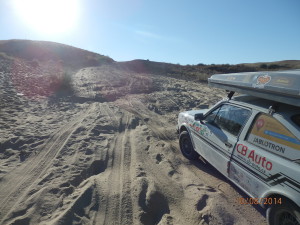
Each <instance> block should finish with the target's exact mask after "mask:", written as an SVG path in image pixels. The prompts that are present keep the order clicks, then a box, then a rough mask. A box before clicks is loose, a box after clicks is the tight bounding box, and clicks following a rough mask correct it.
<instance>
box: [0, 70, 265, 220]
mask: <svg viewBox="0 0 300 225" xmlns="http://www.w3.org/2000/svg"><path fill="white" fill-rule="evenodd" d="M119 78H120V79H119ZM74 79H75V81H74V84H75V88H76V90H77V93H78V96H77V98H73V100H72V101H68V100H65V101H59V102H57V103H53V104H52V105H49V104H48V105H47V104H44V103H43V105H40V104H42V103H40V102H36V103H30V104H27V101H28V100H26V99H25V98H23V99H22V98H21V100H20V101H21V102H22V104H24V105H26V104H27V107H23V110H24V112H23V113H30V112H33V111H34V112H35V114H36V115H35V117H34V118H36V117H37V118H38V117H39V116H40V117H41V116H42V117H43V118H44V120H38V121H40V123H41V124H40V126H41V127H45V128H48V129H49V132H48V136H47V135H46V134H47V132H46V131H44V130H45V129H41V132H42V131H43V132H44V133H43V132H42V133H41V134H40V135H42V136H43V137H44V136H45V137H47V138H46V139H44V141H43V144H41V145H38V146H37V147H36V148H34V147H33V148H32V149H33V150H31V148H29V147H30V146H31V147H32V146H34V145H26V144H24V145H7V146H8V147H7V149H5V150H4V151H3V159H2V160H3V161H1V165H0V166H1V167H0V168H6V167H7V165H8V163H7V162H11V165H10V169H7V170H5V171H7V172H6V174H4V175H3V176H2V179H1V180H0V197H1V198H0V212H1V214H0V219H1V224H15V225H18V224H20V225H21V224H22V225H29V224H57V225H59V224H95V225H96V224H144V225H152V224H160V225H162V224H265V219H264V216H263V215H262V214H261V211H258V210H256V209H255V208H253V207H252V206H249V205H248V206H241V205H238V204H237V202H236V199H237V198H238V197H242V196H243V195H242V194H241V193H240V192H239V190H238V189H237V188H235V187H233V186H232V185H231V184H230V183H228V182H227V181H226V179H225V178H224V177H223V176H222V175H220V173H218V172H217V171H216V170H215V169H213V168H212V167H211V166H209V165H206V164H204V163H203V162H201V161H200V160H199V161H196V162H189V161H188V160H186V159H185V158H184V157H183V156H182V155H181V154H180V151H179V148H178V139H177V134H176V123H177V115H178V112H179V111H183V110H186V109H192V108H201V107H203V106H207V105H210V104H213V103H214V102H216V101H217V100H219V99H220V96H222V94H221V92H218V91H214V92H212V91H211V89H209V88H208V87H207V86H206V85H205V84H200V83H195V82H193V81H185V80H178V79H174V78H168V77H164V76H158V75H155V76H152V75H147V74H142V75H141V74H135V73H132V74H131V73H130V71H125V72H122V71H121V70H120V69H118V68H115V67H112V68H109V67H107V66H104V67H97V68H86V69H84V70H82V71H79V72H78V73H77V74H76V75H74ZM78 99H79V100H78ZM40 108H41V109H43V111H42V112H41V113H39V110H37V109H40ZM11 110H12V109H10V111H11ZM13 110H17V109H13ZM3 115H4V117H5V119H7V121H13V120H15V119H16V117H17V115H18V114H11V115H15V117H14V118H10V117H9V114H3ZM20 124H21V125H22V126H21V127H23V124H22V121H20ZM30 125H32V126H33V129H34V130H35V131H38V126H36V125H35V123H30ZM46 130H47V129H46ZM24 131H26V130H24ZM7 132H12V130H9V129H8V130H7ZM11 136H12V137H13V138H14V139H13V140H15V139H16V140H17V141H18V140H19V139H21V138H22V137H14V136H13V135H11ZM25 137H26V136H25V134H24V138H25ZM7 138H8V140H4V141H5V142H4V143H10V142H11V141H12V140H11V139H9V138H10V136H9V135H7ZM36 139H38V135H37V136H36ZM36 142H37V140H34V143H36ZM13 143H14V142H13ZM18 148H24V149H27V151H29V152H31V154H30V155H29V156H28V157H27V158H26V159H25V161H23V162H18V161H17V160H16V157H15V155H12V156H10V157H8V158H7V154H4V153H6V152H9V153H10V152H18V150H19V149H18ZM34 152H36V154H34ZM1 154H2V153H1ZM1 156H2V155H1Z"/></svg>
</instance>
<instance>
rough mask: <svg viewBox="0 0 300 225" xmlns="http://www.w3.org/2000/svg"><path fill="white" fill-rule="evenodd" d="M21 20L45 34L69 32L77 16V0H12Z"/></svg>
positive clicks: (76, 20) (74, 24)
mask: <svg viewBox="0 0 300 225" xmlns="http://www.w3.org/2000/svg"><path fill="white" fill-rule="evenodd" d="M13 3H14V8H15V9H16V12H17V14H18V15H19V16H20V18H21V19H22V21H24V22H25V23H26V25H27V26H29V27H30V28H31V29H34V30H36V31H38V32H42V33H46V34H56V33H63V32H69V31H70V30H72V28H74V27H75V26H76V23H77V22H78V17H79V0H13Z"/></svg>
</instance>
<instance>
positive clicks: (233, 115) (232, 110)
mask: <svg viewBox="0 0 300 225" xmlns="http://www.w3.org/2000/svg"><path fill="white" fill-rule="evenodd" d="M250 113H251V112H250V110H248V109H244V108H240V107H237V106H233V105H228V104H224V105H222V106H220V107H219V108H217V109H215V110H214V111H212V112H211V113H210V114H209V115H207V116H206V117H205V121H206V122H207V123H209V124H211V125H213V126H216V127H218V128H219V129H221V130H225V131H227V132H229V133H231V134H232V135H234V136H237V135H238V134H239V132H240V130H241V128H242V127H243V126H244V124H245V122H246V121H247V119H248V118H249V116H250Z"/></svg>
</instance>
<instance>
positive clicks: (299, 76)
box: [208, 69, 300, 107]
mask: <svg viewBox="0 0 300 225" xmlns="http://www.w3.org/2000/svg"><path fill="white" fill-rule="evenodd" d="M208 84H209V85H210V86H212V87H217V88H222V89H226V90H229V91H236V92H239V93H243V94H248V95H252V96H256V97H260V98H265V99H269V100H273V101H277V102H282V103H286V104H290V105H295V106H299V107H300V69H297V70H286V71H265V72H243V73H231V74H216V75H213V76H211V77H210V78H208Z"/></svg>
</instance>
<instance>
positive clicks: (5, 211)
mask: <svg viewBox="0 0 300 225" xmlns="http://www.w3.org/2000/svg"><path fill="white" fill-rule="evenodd" d="M91 110H94V105H92V106H91V107H90V108H89V109H87V110H86V111H85V112H83V113H80V115H79V116H78V115H76V116H75V119H74V120H73V121H71V122H68V123H67V124H66V125H65V126H63V127H62V128H61V129H60V130H59V131H58V132H56V133H55V134H53V135H52V136H51V137H50V138H49V139H48V141H47V142H46V143H45V144H44V145H43V146H42V149H41V152H40V153H38V154H37V155H35V156H32V157H30V158H28V159H27V160H26V161H25V162H23V164H22V165H21V166H19V167H17V168H15V169H14V170H12V171H11V172H10V173H8V174H7V175H6V176H5V177H3V179H2V181H1V183H0V184H1V187H0V223H1V224H2V223H3V222H4V221H5V219H6V217H7V216H8V215H9V213H10V210H11V209H13V208H14V206H15V205H17V204H18V203H19V202H21V201H22V200H23V199H24V198H25V197H26V194H27V191H29V190H30V187H31V186H32V185H33V184H34V183H35V182H37V181H38V180H39V178H41V177H42V176H43V175H44V174H45V173H46V172H47V170H48V169H49V167H50V166H51V163H52V161H53V159H55V157H56V156H57V155H58V153H59V152H60V151H61V150H62V149H63V147H64V146H65V144H66V143H67V142H68V140H69V138H70V137H71V135H72V134H73V132H74V131H76V129H77V128H78V126H79V125H80V124H81V122H82V121H83V120H84V119H85V118H86V116H87V115H89V112H90V111H91ZM36 162H38V164H37V163H36Z"/></svg>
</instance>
